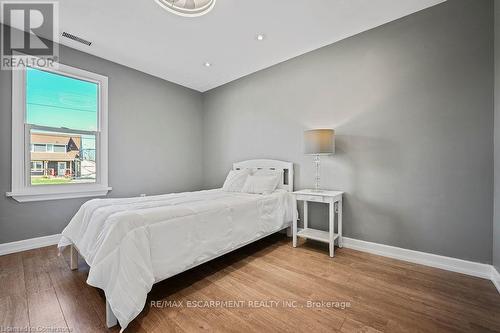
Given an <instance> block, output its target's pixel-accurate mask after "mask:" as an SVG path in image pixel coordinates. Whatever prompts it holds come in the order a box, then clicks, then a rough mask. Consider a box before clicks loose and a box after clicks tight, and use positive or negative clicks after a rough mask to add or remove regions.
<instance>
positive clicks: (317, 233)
mask: <svg viewBox="0 0 500 333" xmlns="http://www.w3.org/2000/svg"><path fill="white" fill-rule="evenodd" d="M293 194H294V196H295V205H297V201H303V202H304V228H303V229H297V218H298V217H297V216H295V218H294V219H293V247H297V237H302V238H309V239H314V240H317V241H320V242H324V243H328V244H329V245H330V257H332V258H333V257H334V255H335V249H334V243H335V240H336V239H337V240H338V246H339V247H340V248H341V247H342V195H343V194H344V192H339V191H327V190H321V191H314V190H301V191H296V192H293ZM308 202H322V203H327V204H328V205H329V208H330V209H329V224H328V226H329V230H328V231H322V230H317V229H312V228H309V224H308V218H307V208H308ZM335 211H337V213H338V224H337V229H338V230H337V233H335V230H334V227H335V225H334V216H335ZM295 215H297V214H295Z"/></svg>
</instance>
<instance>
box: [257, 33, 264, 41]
mask: <svg viewBox="0 0 500 333" xmlns="http://www.w3.org/2000/svg"><path fill="white" fill-rule="evenodd" d="M256 38H257V40H264V35H262V34H258V35H257V37H256Z"/></svg>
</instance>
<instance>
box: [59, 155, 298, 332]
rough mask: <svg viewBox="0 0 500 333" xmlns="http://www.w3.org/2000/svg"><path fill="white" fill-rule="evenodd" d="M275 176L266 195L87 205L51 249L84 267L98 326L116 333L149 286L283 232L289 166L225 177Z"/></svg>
mask: <svg viewBox="0 0 500 333" xmlns="http://www.w3.org/2000/svg"><path fill="white" fill-rule="evenodd" d="M243 169H250V170H251V171H252V172H253V171H256V170H262V169H264V170H266V169H267V170H277V171H282V174H283V176H282V177H281V178H282V179H281V181H280V183H279V185H278V188H277V189H276V191H274V192H273V193H271V194H266V195H260V194H248V193H234V192H226V191H223V190H222V189H214V190H205V191H197V192H184V193H172V194H165V195H156V196H148V197H135V198H124V199H94V200H90V201H88V202H86V203H84V204H83V205H82V207H81V208H80V209H79V211H78V212H77V213H76V214H75V216H74V217H73V218H72V220H71V221H70V223H69V224H68V226H67V227H66V228H65V229H64V231H63V232H62V238H61V241H60V242H59V245H58V246H59V248H60V249H62V248H64V247H66V246H71V269H76V268H77V266H78V265H77V263H78V254H79V255H81V257H83V259H84V260H85V261H86V262H87V264H88V265H89V266H90V270H89V275H88V278H87V283H88V284H89V285H91V286H94V287H97V288H100V289H102V290H104V293H105V296H106V324H107V326H108V327H112V326H115V325H116V324H118V323H119V324H120V326H121V329H122V330H124V329H125V328H126V327H127V325H128V324H129V323H130V322H131V321H132V320H133V319H134V318H135V317H136V316H137V315H138V314H139V313H140V312H141V311H142V309H143V308H144V305H145V303H146V298H147V294H148V292H149V291H150V290H151V288H152V286H153V284H154V283H157V282H160V281H162V280H165V279H167V278H169V277H171V276H173V275H176V274H179V273H181V272H183V271H186V270H188V269H190V268H192V267H195V266H198V265H200V264H202V263H205V262H207V261H209V260H211V259H214V258H216V257H219V256H221V255H223V254H226V253H228V252H231V251H233V250H235V249H238V248H240V247H242V246H244V245H247V244H249V243H252V242H254V241H256V240H258V239H261V238H263V237H266V236H268V235H270V234H273V233H275V232H278V231H281V230H283V229H287V228H288V230H289V228H290V225H291V223H292V220H293V218H294V214H296V207H295V200H294V199H293V197H292V195H291V192H292V191H293V164H292V163H289V162H283V161H276V160H248V161H243V162H239V163H234V164H233V170H243Z"/></svg>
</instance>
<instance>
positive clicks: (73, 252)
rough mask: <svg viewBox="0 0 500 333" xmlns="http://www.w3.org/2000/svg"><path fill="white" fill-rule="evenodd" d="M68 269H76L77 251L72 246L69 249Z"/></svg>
mask: <svg viewBox="0 0 500 333" xmlns="http://www.w3.org/2000/svg"><path fill="white" fill-rule="evenodd" d="M69 267H70V268H71V270H72V271H74V270H75V269H78V250H77V249H76V247H75V246H74V245H71V248H70V263H69Z"/></svg>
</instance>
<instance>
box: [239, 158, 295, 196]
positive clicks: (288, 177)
mask: <svg viewBox="0 0 500 333" xmlns="http://www.w3.org/2000/svg"><path fill="white" fill-rule="evenodd" d="M242 169H251V170H252V171H255V170H259V169H267V170H282V171H283V179H282V180H281V182H280V184H279V185H278V188H282V189H285V190H287V191H288V192H293V163H290V162H283V161H277V160H248V161H241V162H237V163H234V164H233V170H242Z"/></svg>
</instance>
